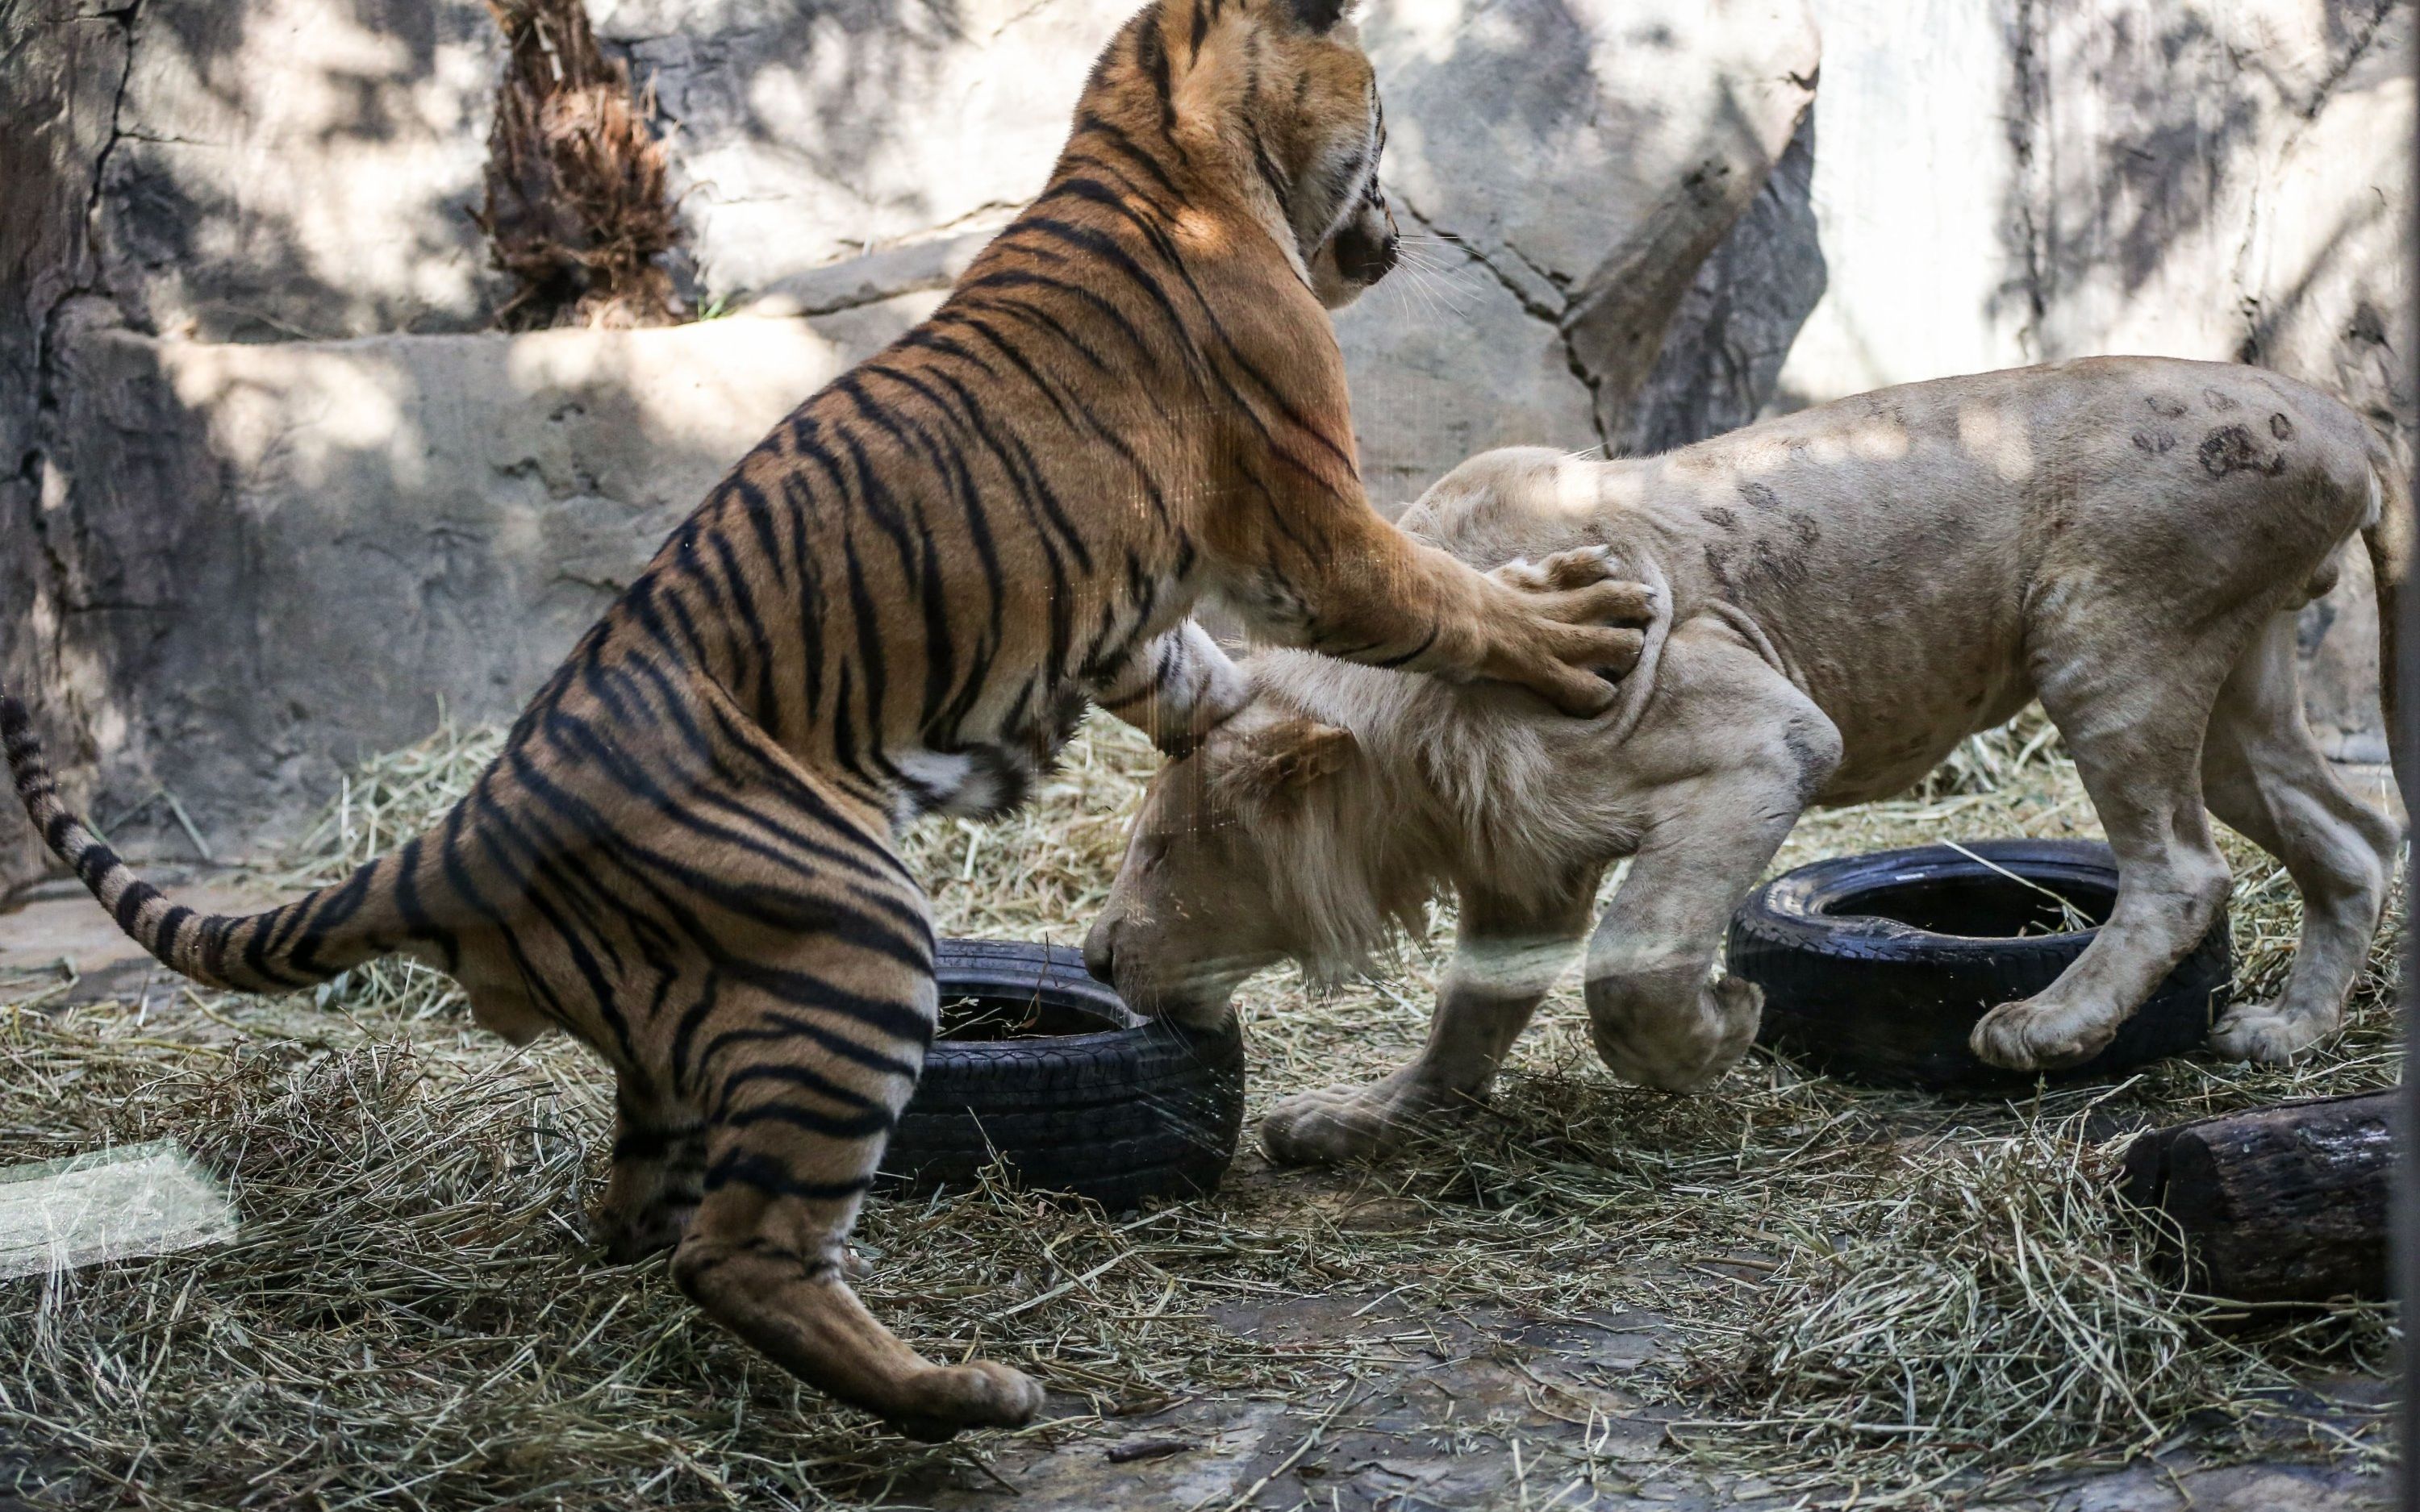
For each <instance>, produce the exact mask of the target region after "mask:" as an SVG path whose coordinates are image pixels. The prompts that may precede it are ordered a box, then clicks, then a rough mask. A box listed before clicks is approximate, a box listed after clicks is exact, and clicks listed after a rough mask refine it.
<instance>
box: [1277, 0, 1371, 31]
mask: <svg viewBox="0 0 2420 1512" xmlns="http://www.w3.org/2000/svg"><path fill="white" fill-rule="evenodd" d="M1358 3H1359V0H1278V4H1280V5H1281V6H1283V7H1285V8H1287V9H1288V10H1290V11H1292V12H1293V13H1294V19H1295V20H1296V21H1298V22H1300V23H1302V24H1303V25H1304V26H1306V27H1308V28H1309V29H1310V30H1311V31H1313V32H1319V33H1326V32H1330V31H1333V30H1335V29H1336V23H1338V22H1340V21H1342V20H1343V19H1344V17H1345V15H1346V14H1347V13H1348V12H1350V11H1351V10H1352V9H1353V8H1354V7H1355V6H1356V5H1357V4H1358Z"/></svg>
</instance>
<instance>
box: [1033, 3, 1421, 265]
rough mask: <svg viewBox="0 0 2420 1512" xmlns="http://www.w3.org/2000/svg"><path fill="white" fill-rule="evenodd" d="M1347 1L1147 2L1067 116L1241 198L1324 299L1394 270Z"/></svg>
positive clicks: (1382, 127)
mask: <svg viewBox="0 0 2420 1512" xmlns="http://www.w3.org/2000/svg"><path fill="white" fill-rule="evenodd" d="M1355 3H1356V0H1157V3H1156V4H1154V5H1151V6H1147V7H1145V8H1143V10H1142V11H1141V13H1140V14H1139V15H1137V16H1136V17H1135V18H1134V19H1133V20H1132V21H1131V22H1129V23H1127V24H1126V27H1125V30H1124V31H1122V32H1121V33H1120V34H1119V36H1118V38H1117V39H1116V40H1115V41H1113V42H1111V43H1110V44H1109V49H1108V51H1106V52H1105V53H1103V54H1102V55H1101V60H1100V62H1099V64H1098V65H1097V66H1095V68H1094V70H1093V78H1092V83H1091V85H1089V86H1088V87H1087V89H1086V91H1085V99H1084V102H1083V104H1082V105H1081V106H1080V107H1079V108H1078V121H1079V123H1080V122H1082V121H1083V120H1084V119H1086V118H1087V117H1088V116H1089V117H1092V118H1095V119H1102V118H1106V119H1109V120H1112V121H1115V122H1116V123H1117V124H1118V125H1119V126H1120V127H1121V128H1123V129H1124V131H1125V133H1126V135H1127V136H1128V137H1129V139H1131V140H1132V141H1134V142H1135V143H1136V145H1137V146H1139V147H1141V148H1143V149H1144V150H1147V151H1151V152H1152V153H1153V154H1154V156H1156V157H1157V158H1159V159H1160V160H1161V161H1162V162H1163V164H1164V165H1165V166H1166V168H1167V169H1168V170H1170V172H1171V177H1173V178H1175V179H1177V180H1178V181H1182V180H1183V179H1184V178H1186V177H1195V178H1200V177H1205V176H1207V177H1217V178H1218V179H1220V180H1223V181H1224V184H1225V185H1226V186H1227V187H1229V188H1230V190H1231V192H1232V193H1235V194H1237V195H1240V197H1241V198H1242V199H1243V200H1244V202H1245V203H1246V204H1247V205H1248V206H1249V208H1250V209H1251V211H1252V213H1253V214H1254V216H1255V217H1256V218H1257V219H1258V220H1260V221H1261V222H1262V224H1264V226H1265V227H1266V229H1267V230H1268V232H1269V234H1270V235H1271V236H1272V237H1273V238H1275V239H1277V241H1278V243H1279V245H1280V248H1281V249H1282V250H1283V251H1284V252H1285V254H1286V256H1287V259H1288V260H1289V261H1290V262H1291V263H1292V264H1293V265H1294V267H1295V271H1296V272H1297V273H1299V274H1300V275H1301V277H1302V279H1303V281H1304V282H1305V283H1306V284H1308V285H1310V286H1311V292H1312V293H1314V294H1315V295H1317V296H1318V298H1319V301H1320V303H1322V304H1324V305H1326V307H1327V308H1329V309H1331V310H1334V309H1341V308H1342V307H1343V306H1345V305H1347V304H1350V303H1352V302H1353V301H1354V300H1355V299H1357V297H1359V295H1360V293H1361V291H1362V290H1363V289H1365V288H1368V287H1369V286H1370V285H1373V284H1375V283H1377V282H1378V280H1380V279H1382V278H1384V277H1386V276H1387V273H1388V270H1390V269H1392V268H1393V267H1394V266H1395V259H1396V254H1397V246H1398V238H1397V235H1396V231H1395V218H1394V212H1393V211H1392V210H1391V209H1389V208H1388V204H1387V196H1386V192H1385V191H1384V190H1382V189H1381V188H1380V187H1379V184H1378V159H1379V155H1380V154H1381V153H1382V152H1383V151H1384V150H1385V148H1386V145H1387V120H1386V114H1385V112H1384V111H1383V110H1382V109H1381V108H1380V106H1379V103H1378V82H1377V75H1376V71H1375V70H1374V69H1372V67H1371V66H1370V59H1369V56H1368V54H1364V53H1363V52H1362V51H1361V38H1360V33H1359V31H1358V30H1357V28H1356V27H1355V25H1354V23H1353V20H1352V16H1351V11H1352V10H1353V8H1354V5H1355Z"/></svg>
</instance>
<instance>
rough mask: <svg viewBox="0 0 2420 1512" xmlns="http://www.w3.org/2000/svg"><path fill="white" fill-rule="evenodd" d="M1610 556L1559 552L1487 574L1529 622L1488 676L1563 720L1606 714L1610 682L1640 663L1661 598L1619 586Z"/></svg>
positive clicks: (1643, 588)
mask: <svg viewBox="0 0 2420 1512" xmlns="http://www.w3.org/2000/svg"><path fill="white" fill-rule="evenodd" d="M1615 570H1616V569H1615V566H1614V562H1613V553H1612V550H1611V549H1610V548H1606V547H1602V546H1591V547H1582V548H1578V549H1575V550H1571V551H1558V552H1556V553H1555V554H1554V555H1553V556H1550V557H1547V558H1545V559H1544V561H1542V562H1536V563H1532V562H1529V561H1527V560H1525V559H1522V560H1515V561H1512V562H1508V563H1505V564H1504V565H1502V566H1500V567H1498V568H1497V569H1496V570H1495V571H1494V572H1492V573H1490V574H1489V575H1488V576H1489V577H1490V578H1491V579H1493V580H1495V581H1496V582H1497V583H1500V584H1502V585H1503V586H1505V587H1507V588H1511V589H1512V590H1513V591H1515V592H1516V593H1518V594H1520V595H1521V596H1520V599H1519V600H1518V602H1519V604H1520V606H1521V609H1522V612H1523V613H1524V614H1526V615H1527V616H1528V621H1529V623H1528V627H1527V630H1526V632H1525V633H1522V634H1519V635H1516V636H1515V637H1514V638H1513V639H1512V644H1510V645H1509V646H1508V647H1507V648H1506V650H1505V651H1504V653H1503V654H1502V655H1501V656H1499V657H1498V658H1497V660H1496V662H1495V664H1494V665H1493V666H1492V667H1491V668H1490V674H1491V675H1493V676H1497V677H1499V678H1500V679H1502V680H1503V681H1505V682H1512V683H1519V684H1521V685H1522V686H1524V687H1529V688H1532V689H1534V690H1535V691H1537V692H1538V693H1540V694H1542V695H1544V697H1545V699H1546V700H1547V702H1551V703H1553V704H1554V705H1555V707H1557V708H1558V709H1560V710H1561V711H1562V712H1564V713H1565V714H1569V715H1575V716H1580V717H1587V716H1590V715H1596V714H1602V713H1603V712H1605V710H1606V707H1607V706H1608V705H1609V704H1611V703H1612V702H1613V698H1614V688H1613V686H1612V685H1613V684H1615V683H1617V682H1619V681H1620V680H1621V678H1623V677H1625V676H1627V675H1629V673H1630V671H1631V669H1632V668H1634V667H1637V665H1638V657H1639V655H1640V653H1641V652H1642V651H1643V650H1644V648H1645V646H1646V641H1647V638H1646V635H1645V633H1644V632H1643V631H1642V630H1640V629H1638V628H1636V627H1635V626H1638V625H1644V624H1646V623H1647V622H1648V621H1650V620H1652V618H1653V617H1654V614H1655V609H1656V604H1657V599H1656V594H1655V591H1654V589H1653V588H1652V587H1650V586H1649V585H1647V584H1645V583H1639V582H1627V581H1618V580H1615V579H1613V574H1614V572H1615Z"/></svg>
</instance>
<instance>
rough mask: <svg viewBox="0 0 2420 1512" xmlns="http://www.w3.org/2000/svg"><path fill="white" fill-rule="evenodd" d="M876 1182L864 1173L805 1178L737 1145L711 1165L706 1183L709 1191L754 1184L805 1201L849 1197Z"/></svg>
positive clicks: (768, 1192) (835, 1199) (770, 1193)
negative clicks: (840, 1178)
mask: <svg viewBox="0 0 2420 1512" xmlns="http://www.w3.org/2000/svg"><path fill="white" fill-rule="evenodd" d="M873 1184H874V1182H873V1179H872V1178H870V1177H864V1176H860V1177H854V1178H852V1179H850V1180H845V1181H802V1180H799V1179H798V1178H797V1177H795V1176H793V1175H791V1174H790V1171H789V1168H788V1167H786V1166H784V1165H782V1163H781V1162H779V1161H777V1160H774V1159H772V1158H771V1157H769V1156H766V1155H758V1154H753V1153H751V1152H750V1151H747V1150H742V1149H735V1150H733V1151H731V1152H730V1153H729V1154H726V1155H724V1156H723V1157H722V1158H721V1160H718V1161H716V1162H715V1163H714V1164H713V1165H709V1166H707V1167H706V1181H705V1183H704V1185H705V1190H706V1191H707V1192H719V1191H721V1189H722V1188H724V1187H726V1186H732V1185H738V1186H752V1187H754V1188H755V1189H756V1190H757V1191H759V1192H762V1193H764V1194H765V1195H767V1196H775V1197H795V1198H797V1199H798V1200H799V1201H801V1202H840V1201H845V1199H847V1198H849V1197H854V1196H863V1195H864V1193H865V1190H866V1188H868V1187H870V1186H872V1185H873Z"/></svg>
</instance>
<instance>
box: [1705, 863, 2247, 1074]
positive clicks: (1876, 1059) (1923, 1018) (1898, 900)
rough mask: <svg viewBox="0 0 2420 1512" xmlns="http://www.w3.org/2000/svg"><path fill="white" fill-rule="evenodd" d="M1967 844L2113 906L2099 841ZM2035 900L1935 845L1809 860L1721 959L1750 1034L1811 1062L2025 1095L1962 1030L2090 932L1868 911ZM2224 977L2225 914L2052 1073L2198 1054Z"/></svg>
mask: <svg viewBox="0 0 2420 1512" xmlns="http://www.w3.org/2000/svg"><path fill="white" fill-rule="evenodd" d="M1966 849H1967V850H1970V851H1972V852H1974V853H1975V854H1976V855H1977V856H1982V857H1984V858H1985V859H1987V860H1989V861H1991V862H1993V864H1994V865H1996V866H1999V867H2002V868H2005V869H2006V870H2008V871H2009V872H2014V873H2016V874H2017V875H2018V876H2020V877H2023V878H2024V879H2025V880H2026V881H2029V882H2033V883H2037V884H2040V886H2042V887H2048V888H2050V889H2051V890H2052V891H2054V892H2057V893H2059V894H2061V895H2062V896H2064V897H2066V898H2067V899H2068V901H2069V902H2071V903H2074V904H2075V905H2076V906H2077V907H2079V908H2080V909H2082V910H2083V911H2084V912H2085V913H2086V914H2087V915H2089V916H2090V917H2093V918H2107V917H2108V911H2109V906H2110V904H2111V903H2114V902H2115V901H2116V899H2117V895H2118V861H2117V857H2116V856H2114V855H2112V854H2111V852H2110V850H2109V847H2108V846H2106V845H2103V844H2102V843H2100V842H2099V841H2045V840H2016V841H1978V842H1975V843H1973V844H1969V845H1967V846H1966ZM1993 889H2005V891H2004V893H2003V894H1995V893H1994V890H1993ZM2037 896H2038V895H2035V894H2033V893H2032V892H2031V890H2030V889H2028V888H2025V887H2021V886H2020V885H2019V884H2017V883H2014V882H2010V881H2009V880H2008V879H2007V878H2006V877H2003V876H2000V875H1998V874H1997V873H1995V872H1993V870H1992V869H1991V868H1990V867H1986V866H1984V865H1982V864H1980V863H1979V862H1978V861H1975V860H1972V859H1969V858H1968V857H1967V856H1962V855H1960V854H1959V853H1958V852H1957V851H1956V850H1953V849H1951V848H1950V847H1948V846H1946V845H1928V846H1924V847H1921V848H1919V849H1916V850H1904V851H1882V852H1877V853H1875V854H1873V855H1870V856H1842V857H1838V858H1837V859H1834V860H1829V861H1818V862H1816V863H1815V864H1813V865H1812V866H1803V867H1800V868H1799V869H1798V870H1796V871H1794V872H1789V873H1787V874H1785V875H1783V876H1779V877H1776V878H1775V879H1774V880H1773V881H1771V882H1768V883H1766V884H1765V885H1764V886H1763V887H1759V888H1758V889H1757V890H1756V891H1754V892H1753V893H1750V894H1749V895H1748V898H1747V901H1746V902H1745V903H1742V904H1741V905H1740V907H1739V910H1738V912H1737V913H1736V914H1735V915H1733V917H1732V918H1731V927H1730V949H1729V952H1728V955H1729V962H1728V964H1729V968H1730V973H1731V975H1733V976H1736V977H1743V978H1745V979H1746V980H1749V981H1752V982H1754V983H1756V984H1757V985H1758V986H1760V987H1761V988H1763V989H1764V1020H1763V1023H1762V1025H1761V1026H1760V1027H1759V1028H1758V1030H1757V1040H1758V1041H1759V1042H1760V1043H1762V1044H1766V1045H1769V1046H1772V1047H1774V1048H1775V1049H1777V1050H1781V1051H1784V1052H1786V1053H1788V1054H1789V1055H1790V1056H1792V1057H1794V1058H1795V1059H1797V1060H1799V1061H1800V1062H1801V1063H1803V1064H1806V1065H1807V1066H1809V1067H1811V1068H1813V1069H1816V1070H1820V1071H1823V1072H1829V1073H1830V1074H1833V1075H1837V1076H1840V1077H1844V1078H1847V1079H1849V1080H1853V1081H1860V1082H1869V1083H1875V1084H1878V1085H1885V1086H1898V1087H1923V1088H1934V1089H1943V1090H1957V1091H1971V1092H2012V1091H2022V1090H2024V1089H2026V1088H2031V1087H2032V1086H2033V1085H2034V1083H2035V1079H2036V1073H2034V1072H2012V1071H2006V1070H2003V1069H2002V1068H2000V1067H1997V1066H1992V1065H1987V1064H1985V1063H1984V1062H1983V1061H1982V1060H1980V1059H1978V1058H1977V1057H1976V1055H1975V1053H1974V1052H1973V1051H1972V1050H1969V1049H1968V1048H1967V1046H1966V1038H1967V1035H1968V1034H1969V1033H1970V1032H1972V1030H1973V1029H1974V1027H1975V1024H1976V1021H1977V1020H1978V1019H1980V1018H1981V1017H1982V1016H1983V1014H1984V1013H1986V1012H1988V1011H1990V1010H1991V1009H1992V1008H1993V1006H1995V1005H1997V1004H2000V1003H2005V1002H2012V1001H2014V1000H2016V999H2018V998H2023V997H2030V996H2032V995H2034V994H2036V993H2038V992H2040V991H2041V990H2042V989H2043V988H2045V987H2047V986H2049V985H2050V984H2051V982H2052V981H2053V980H2056V978H2057V977H2058V974H2059V973H2060V972H2062V971H2064V970H2066V969H2067V967H2068V964H2069V963H2071V962H2072V961H2073V960H2074V959H2075V958H2076V957H2077V956H2079V955H2082V954H2083V953H2084V949H2085V947H2086V946H2087V945H2089V944H2090V943H2091V942H2092V937H2093V935H2094V933H2097V931H2095V930H2091V929H2085V930H2074V931H2071V932H2067V933H2049V934H2035V935H2028V936H2025V937H2023V938H2017V937H2011V936H2009V935H1993V936H1986V935H1979V934H1958V933H1935V932H1934V931H1933V930H1929V929H1921V928H1916V927H1915V926H1914V925H1911V924H1909V923H1905V922H1902V921H1900V919H1898V918H1886V917H1883V915H1882V914H1881V913H1879V912H1876V910H1877V909H1878V908H1889V909H1896V910H1898V911H1899V912H1900V913H1902V914H1905V913H1909V912H1911V911H1914V910H1915V909H1916V908H1925V907H1928V906H1929V908H1930V909H1931V911H1937V912H1940V913H1943V914H1947V915H1954V914H1956V913H1958V912H1961V911H1970V910H1976V909H1981V910H1985V911H1989V910H1992V909H1997V908H2004V909H2007V910H2009V911H2010V912H2011V913H2017V912H2021V911H2022V910H2023V909H2024V905H2025V904H2026V903H2027V901H2028V900H2032V899H2035V898H2036V897H2037ZM1995 897H1996V898H1997V901H1996V902H1995V901H1994V899H1995ZM2040 906H2043V907H2049V906H2052V905H2049V904H2048V903H2040ZM2233 980H2234V962H2233V955H2232V951H2231V949H2230V948H2229V945H2228V940H2227V919H2226V909H2225V908H2224V907H2221V908H2220V910H2219V915H2218V919H2217V921H2216V922H2215V923H2213V924H2212V925H2211V929H2210V933H2208V934H2207V935H2205V936H2203V938H2202V941H2201V943H2200V944H2199V945H2197V946H2195V948H2194V949H2193V951H2192V953H2191V954H2189V955H2187V956H2186V957H2185V958H2184V960H2182V961H2181V962H2180V963H2178V964H2177V968H2176V970H2175V971H2173V972H2171V973H2170V974H2169V976H2168V978H2167V980H2165V981H2164V982H2162V983H2161V984H2160V986H2159V988H2158V989H2157V990H2156V991H2155V992H2153V993H2152V994H2151V996H2150V998H2149V1001H2147V1002H2145V1003H2144V1004H2143V1006H2142V1007H2141V1008H2140V1009H2138V1010H2136V1011H2135V1012H2134V1015H2133V1017H2132V1018H2130V1019H2128V1020H2127V1021H2126V1023H2125V1024H2124V1025H2123V1026H2121V1027H2120V1028H2119V1029H2118V1035H2117V1038H2116V1039H2114V1040H2112V1041H2110V1042H2109V1044H2108V1045H2107V1046H2106V1047H2105V1048H2104V1049H2102V1052H2101V1054H2100V1055H2098V1056H2096V1057H2093V1058H2092V1059H2090V1060H2088V1061H2086V1062H2085V1063H2084V1064H2083V1065H2080V1066H2075V1067H2071V1068H2069V1069H2067V1070H2065V1071H2059V1072H2050V1073H2048V1075H2049V1079H2050V1080H2051V1081H2052V1082H2054V1083H2063V1082H2074V1081H2088V1080H2098V1079H2106V1078H2109V1077H2114V1076H2118V1075H2122V1074H2124V1073H2125V1072H2131V1071H2133V1070H2134V1069H2136V1068H2138V1067H2141V1066H2145V1065H2148V1064H2149V1063H2150V1062H2152V1061H2154V1060H2158V1059H2161V1058H2163V1057H2167V1056H2176V1055H2184V1054H2186V1053H2188V1052H2191V1051H2193V1050H2195V1049H2198V1048H2199V1047H2200V1046H2201V1045H2202V1043H2203V1042H2204V1041H2206V1040H2207V1039H2208V1038H2209V1036H2210V1026H2211V1023H2212V1022H2213V1021H2214V1020H2215V1019H2216V1017H2217V1016H2218V1015H2219V1014H2220V1013H2221V1012H2223V1011H2225V1010H2226V1005H2227V1003H2228V1001H2229V998H2230V995H2231V994H2232V990H2233Z"/></svg>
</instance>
